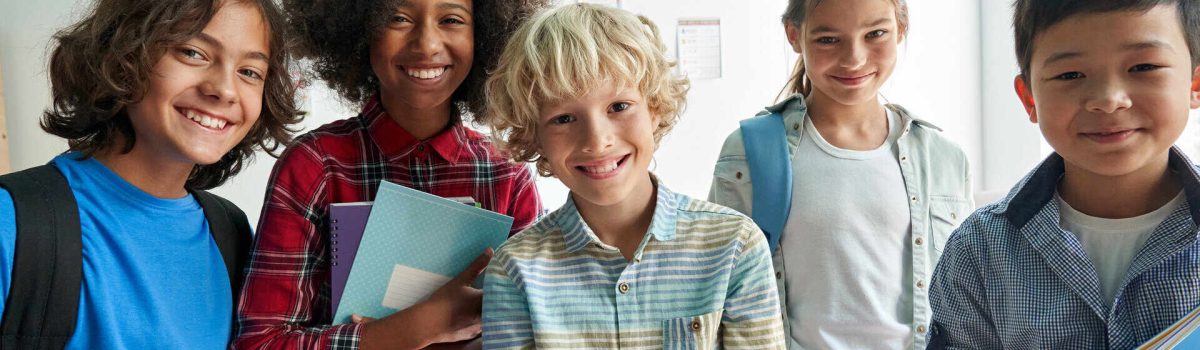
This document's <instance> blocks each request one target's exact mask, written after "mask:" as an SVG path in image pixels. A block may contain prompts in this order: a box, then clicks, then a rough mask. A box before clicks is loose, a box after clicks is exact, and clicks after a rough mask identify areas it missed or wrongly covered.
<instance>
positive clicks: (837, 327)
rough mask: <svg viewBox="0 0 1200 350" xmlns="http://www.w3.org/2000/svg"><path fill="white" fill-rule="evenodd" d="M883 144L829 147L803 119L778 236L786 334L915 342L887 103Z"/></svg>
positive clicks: (904, 204)
mask: <svg viewBox="0 0 1200 350" xmlns="http://www.w3.org/2000/svg"><path fill="white" fill-rule="evenodd" d="M887 115H888V126H889V132H888V137H887V140H886V141H885V142H884V143H883V144H882V145H880V146H879V148H877V149H874V150H868V151H853V150H845V149H840V148H837V147H834V146H833V145H831V144H829V143H828V142H826V141H825V139H824V138H822V137H821V135H820V133H819V132H817V131H816V129H815V128H814V127H813V125H812V122H811V121H810V120H811V119H808V118H806V119H805V123H804V130H803V133H804V134H803V137H802V141H801V142H800V145H799V146H798V147H797V149H796V155H795V158H794V161H793V162H792V163H793V164H792V167H793V174H794V179H793V181H794V182H793V193H792V208H791V212H790V214H789V217H788V222H787V224H786V225H785V226H784V234H783V237H782V238H781V240H780V247H781V249H780V250H781V252H780V254H783V259H784V269H785V270H786V273H787V276H786V278H787V282H786V283H788V288H787V293H788V294H787V300H786V302H787V305H786V307H787V310H788V318H789V321H790V324H791V330H790V334H789V336H790V337H791V340H792V341H794V342H795V343H796V344H799V345H800V346H801V347H802V348H806V349H826V348H830V349H908V348H911V347H912V345H913V335H912V327H911V326H910V325H911V324H912V319H913V313H912V307H913V305H912V294H913V291H912V283H911V282H912V259H911V255H912V246H911V244H910V243H909V242H910V240H909V237H910V236H911V217H910V215H909V207H908V193H907V192H905V188H904V177H903V176H902V175H901V173H900V163H899V161H898V160H897V159H896V158H897V156H896V155H897V154H898V148H897V147H898V146H897V143H896V140H897V139H898V138H899V135H900V131H899V130H900V129H901V127H902V126H901V125H899V124H900V121H899V118H898V117H897V116H896V114H895V113H894V112H891V111H888V114H887Z"/></svg>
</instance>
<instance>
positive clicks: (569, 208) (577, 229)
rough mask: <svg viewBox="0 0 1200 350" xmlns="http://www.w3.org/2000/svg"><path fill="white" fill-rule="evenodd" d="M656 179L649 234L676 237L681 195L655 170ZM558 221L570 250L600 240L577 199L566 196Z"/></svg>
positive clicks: (556, 216)
mask: <svg viewBox="0 0 1200 350" xmlns="http://www.w3.org/2000/svg"><path fill="white" fill-rule="evenodd" d="M650 176H651V179H652V180H653V182H654V183H655V188H656V189H655V197H656V198H655V200H654V217H653V218H652V219H650V235H651V236H652V237H654V239H656V240H659V241H670V240H673V239H675V222H676V216H677V215H678V210H679V208H678V207H679V196H678V195H677V194H676V193H674V192H671V190H670V189H668V188H667V186H665V185H663V184H662V182H661V181H659V180H658V178H657V177H655V176H654V175H653V174H651V175H650ZM554 215H555V218H554V220H555V223H556V224H557V225H558V227H559V229H561V230H562V232H563V241H564V242H566V246H567V252H568V253H575V252H578V251H579V250H582V249H583V248H585V247H587V246H588V244H591V243H599V242H600V238H598V237H596V233H595V232H593V231H592V229H591V227H588V225H587V223H586V222H584V221H583V217H582V216H580V214H579V208H578V207H576V206H575V200H574V199H572V198H571V197H567V202H566V203H565V204H563V206H562V208H559V209H558V211H556V212H555V214H554Z"/></svg>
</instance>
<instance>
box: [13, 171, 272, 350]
mask: <svg viewBox="0 0 1200 350" xmlns="http://www.w3.org/2000/svg"><path fill="white" fill-rule="evenodd" d="M0 187H2V188H4V189H6V190H8V193H9V194H10V195H11V196H12V199H13V208H14V209H15V211H16V219H17V240H16V248H15V250H16V252H15V253H14V255H13V267H12V278H11V279H10V281H11V286H10V288H9V292H8V300H6V301H5V304H4V315H3V317H4V318H3V319H2V320H0V349H62V348H64V347H66V345H67V342H68V341H69V340H71V336H72V335H73V334H74V333H75V322H76V317H77V316H78V314H79V289H80V284H81V283H82V281H83V243H82V239H81V238H80V236H81V232H80V229H79V225H80V224H79V206H78V204H76V203H75V195H74V194H73V193H72V192H71V187H70V185H69V184H68V183H67V179H66V178H65V177H63V175H62V173H60V172H59V171H58V168H55V167H54V166H53V165H43V166H39V167H34V168H31V169H28V170H24V171H20V172H16V173H12V174H7V175H3V176H0ZM190 192H191V193H192V195H193V197H195V198H196V201H198V202H200V206H201V207H202V208H203V209H204V216H205V218H207V219H208V225H209V231H211V232H212V236H213V241H215V242H216V244H217V248H218V249H219V250H220V251H221V256H222V257H223V258H224V260H225V268H226V269H227V270H228V271H227V272H228V273H229V282H230V287H231V288H232V290H233V295H232V296H231V297H232V298H233V305H234V307H235V308H236V307H237V296H238V292H239V291H241V284H242V277H243V274H242V273H243V272H242V268H241V267H242V266H243V263H244V262H245V261H246V259H247V256H248V253H249V249H250V239H251V237H250V224H249V223H248V222H247V220H246V214H245V213H243V212H242V211H241V210H240V209H238V208H237V206H234V204H233V203H231V202H229V201H228V200H225V199H224V198H221V197H218V196H216V195H214V194H211V193H208V192H205V191H199V190H197V191H190ZM230 317H233V315H230ZM234 327H236V322H235V323H234Z"/></svg>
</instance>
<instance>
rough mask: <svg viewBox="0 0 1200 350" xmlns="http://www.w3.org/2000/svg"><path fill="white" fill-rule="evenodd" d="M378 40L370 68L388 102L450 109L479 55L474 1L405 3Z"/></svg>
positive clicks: (410, 0)
mask: <svg viewBox="0 0 1200 350" xmlns="http://www.w3.org/2000/svg"><path fill="white" fill-rule="evenodd" d="M376 35H377V37H376V38H375V39H374V41H372V43H371V68H372V70H373V71H374V72H375V76H376V77H377V78H379V89H380V92H381V95H382V96H383V98H384V99H387V100H388V101H394V102H398V103H389V105H395V106H401V108H409V109H412V110H425V109H431V108H447V107H448V106H449V104H450V97H451V96H452V95H453V94H454V91H455V90H456V89H458V86H459V85H460V84H462V82H463V80H465V79H466V78H467V74H468V73H470V71H471V62H472V59H473V57H474V54H475V51H474V50H475V39H474V21H473V17H472V9H471V1H470V0H406V1H404V2H403V4H401V5H400V6H399V7H398V8H397V9H396V12H395V13H394V14H393V15H392V17H391V19H390V20H389V21H388V22H387V25H386V26H385V27H384V28H381V29H380V30H379V33H377V34H376ZM388 112H389V113H392V114H393V115H403V114H404V113H405V112H404V111H388Z"/></svg>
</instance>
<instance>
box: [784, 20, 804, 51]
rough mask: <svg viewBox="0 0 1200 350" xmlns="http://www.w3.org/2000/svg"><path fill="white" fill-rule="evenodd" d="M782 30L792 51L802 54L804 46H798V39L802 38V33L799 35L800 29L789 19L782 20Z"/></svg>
mask: <svg viewBox="0 0 1200 350" xmlns="http://www.w3.org/2000/svg"><path fill="white" fill-rule="evenodd" d="M783 31H784V32H786V33H787V39H788V43H789V44H792V51H794V52H796V53H798V54H803V53H804V47H803V46H800V44H801V41H800V40H802V39H801V36H802V35H800V34H801V33H800V32H801V31H802V29H801V28H800V27H797V26H796V25H795V24H792V22H791V21H783Z"/></svg>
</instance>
